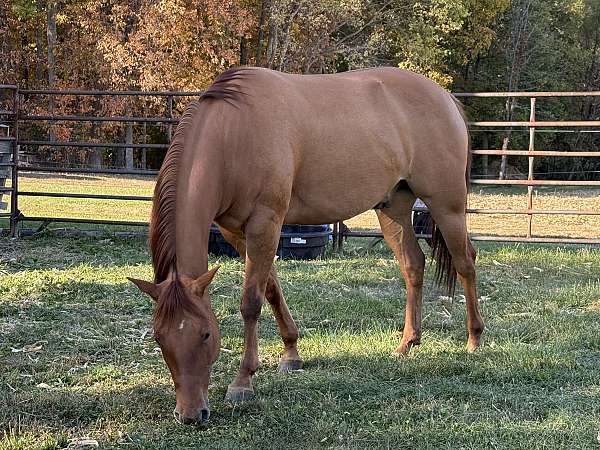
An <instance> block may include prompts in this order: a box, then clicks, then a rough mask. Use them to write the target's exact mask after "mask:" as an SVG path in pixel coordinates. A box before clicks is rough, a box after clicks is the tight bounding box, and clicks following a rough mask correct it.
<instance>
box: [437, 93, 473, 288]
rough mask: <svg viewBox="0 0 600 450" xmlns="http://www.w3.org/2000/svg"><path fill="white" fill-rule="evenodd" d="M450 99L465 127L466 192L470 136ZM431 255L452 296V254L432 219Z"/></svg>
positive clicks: (441, 283)
mask: <svg viewBox="0 0 600 450" xmlns="http://www.w3.org/2000/svg"><path fill="white" fill-rule="evenodd" d="M452 99H453V100H454V103H455V104H456V107H457V108H458V112H459V113H460V115H461V116H462V118H463V120H464V121H465V126H466V127H467V166H466V167H465V183H466V184H467V192H468V191H469V187H470V186H471V144H470V143H471V136H470V135H469V127H468V124H467V123H468V122H467V117H466V115H465V112H464V109H463V106H462V104H461V103H460V102H459V101H458V100H457V99H456V98H455V97H454V96H452ZM466 208H467V204H466V201H465V211H466ZM431 257H432V259H433V261H435V282H436V283H437V285H438V286H445V287H446V289H447V290H448V295H449V296H451V297H452V296H454V291H455V290H456V269H455V268H454V265H453V264H452V255H451V254H450V252H449V251H448V246H447V245H446V241H445V240H444V236H443V235H442V232H441V231H440V229H439V228H438V226H437V225H436V224H435V222H434V221H433V219H432V227H431Z"/></svg>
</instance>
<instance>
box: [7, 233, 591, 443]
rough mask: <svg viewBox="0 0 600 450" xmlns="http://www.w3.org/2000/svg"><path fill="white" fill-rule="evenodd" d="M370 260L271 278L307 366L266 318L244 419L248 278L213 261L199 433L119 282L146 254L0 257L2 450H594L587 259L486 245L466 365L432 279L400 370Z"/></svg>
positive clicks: (393, 307)
mask: <svg viewBox="0 0 600 450" xmlns="http://www.w3.org/2000/svg"><path fill="white" fill-rule="evenodd" d="M366 244H367V243H366V241H360V243H352V244H351V245H349V246H348V247H347V248H348V252H347V255H346V256H344V257H333V256H330V257H329V258H328V259H325V260H317V261H311V262H294V261H279V262H278V263H277V265H278V270H279V273H280V276H281V280H282V285H283V289H284V292H285V294H286V297H287V300H288V304H289V306H290V309H291V311H292V313H293V315H294V317H295V318H296V321H297V323H298V325H299V327H300V330H301V335H302V338H301V341H300V344H299V348H300V352H301V354H302V356H303V357H304V359H305V363H306V366H305V370H304V371H302V372H297V373H293V374H291V375H287V376H284V375H280V374H278V373H277V360H278V355H279V352H280V351H281V344H280V340H279V338H278V335H277V330H276V326H275V323H274V320H273V318H272V316H271V313H270V311H269V310H268V308H265V309H264V310H263V316H262V318H261V321H260V336H261V338H260V356H261V362H262V366H261V369H260V371H259V373H258V374H257V376H256V377H255V389H256V392H257V394H258V399H257V400H256V401H253V402H251V403H248V404H246V405H244V406H242V407H233V406H231V405H229V404H226V403H225V402H224V401H223V396H224V394H225V390H226V387H227V385H228V383H229V382H230V381H231V380H232V379H233V377H234V375H235V373H236V370H237V367H238V364H239V359H240V354H241V351H242V321H241V318H240V315H239V313H238V302H239V297H240V293H241V289H240V283H241V278H242V270H243V267H242V264H241V263H240V262H238V261H234V260H229V259H222V260H221V261H220V263H221V264H222V265H223V267H222V268H221V270H220V271H219V274H218V276H217V278H216V280H215V282H214V283H213V286H212V289H211V290H212V299H213V305H214V309H215V311H216V314H217V316H218V318H219V321H220V326H221V331H222V334H223V341H222V347H223V348H225V349H227V350H228V351H225V352H221V356H220V358H219V360H218V362H217V364H216V366H215V368H214V372H213V379H212V383H211V387H210V393H209V395H210V399H211V407H212V413H213V414H212V416H211V421H210V424H209V425H208V426H206V427H189V426H182V425H178V424H176V423H175V422H174V420H173V418H172V415H171V411H172V409H173V407H174V400H175V397H174V392H173V388H172V385H171V379H170V376H169V374H168V371H167V369H166V366H165V365H164V363H163V361H162V358H161V356H160V354H158V353H157V351H156V347H157V346H156V344H155V343H154V341H153V339H152V337H151V332H150V330H149V326H150V316H151V312H152V305H151V304H150V302H149V301H148V300H147V299H146V298H145V297H143V296H142V295H141V294H140V293H139V292H138V291H137V289H136V288H135V287H134V286H132V285H130V284H129V283H128V282H127V281H126V279H125V276H134V277H140V278H150V275H151V267H150V264H149V258H148V254H147V251H146V249H145V241H144V239H141V238H130V239H125V238H117V237H110V236H109V237H107V238H106V239H101V240H98V239H92V238H85V237H81V238H69V239H67V238H57V237H55V236H53V235H43V236H39V237H36V238H31V239H21V240H16V241H14V240H9V239H4V240H0V367H1V371H0V405H1V406H0V429H1V431H0V448H1V449H34V448H35V449H42V448H44V449H54V448H64V447H66V446H68V445H69V444H70V445H71V446H74V445H75V443H76V442H77V440H78V439H82V438H90V439H95V440H97V441H98V442H99V443H100V447H101V448H140V449H142V448H144V449H147V448H164V449H173V448H215V449H227V448H235V449H246V448H256V449H271V448H272V449H282V448H299V449H300V448H303V449H306V448H336V449H338V448H339V449H342V448H352V449H364V448H390V449H398V448H431V449H439V448H447V449H455V448H502V449H504V448H519V449H530V448H549V449H555V448H568V449H575V448H577V449H580V448H598V445H599V443H598V441H597V435H598V432H599V431H600V251H599V250H598V249H589V248H588V249H586V248H575V247H570V248H566V249H565V248H555V247H542V246H540V247H532V246H520V245H516V246H502V245H480V246H479V259H478V263H479V289H480V295H481V296H483V300H482V303H481V307H482V312H483V315H484V317H485V319H486V323H487V330H486V334H485V341H484V347H483V348H482V349H481V351H479V352H477V353H476V354H473V355H470V354H467V353H466V352H465V351H464V345H465V326H464V320H465V313H464V304H462V303H461V301H460V296H457V299H456V300H455V301H454V302H450V301H448V300H447V299H444V298H442V297H440V292H438V291H436V290H435V288H433V287H432V286H431V276H430V275H431V274H430V273H428V281H427V289H426V298H425V303H424V323H423V325H424V335H423V345H421V346H420V347H418V348H417V349H416V350H415V351H413V352H412V353H411V355H410V356H409V357H407V358H404V359H396V358H394V357H392V356H390V354H391V352H392V351H393V349H394V348H395V347H396V346H397V345H398V342H399V339H400V334H399V331H400V330H401V329H402V322H403V319H402V317H403V315H402V314H403V308H404V284H403V282H402V280H401V277H400V275H399V272H398V270H397V267H396V264H395V262H394V261H393V260H392V258H391V254H390V253H389V252H388V251H387V249H384V248H383V247H381V246H378V247H377V248H375V249H374V250H373V251H370V252H367V251H366V250H365V249H364V248H362V247H359V245H361V246H365V247H366ZM215 262H216V261H215V259H214V258H211V262H210V264H211V265H212V264H214V263H215ZM32 344H37V345H34V346H31V345H32ZM26 346H30V347H26ZM36 346H37V347H40V346H41V348H40V349H39V350H38V351H31V352H23V351H18V350H21V349H23V348H26V349H28V350H32V349H34V348H35V347H36ZM13 349H14V350H17V351H14V350H13Z"/></svg>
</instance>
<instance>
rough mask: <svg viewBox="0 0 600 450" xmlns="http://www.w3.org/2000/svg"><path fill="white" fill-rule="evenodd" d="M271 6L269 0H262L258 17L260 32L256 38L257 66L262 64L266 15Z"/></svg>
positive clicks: (255, 62)
mask: <svg viewBox="0 0 600 450" xmlns="http://www.w3.org/2000/svg"><path fill="white" fill-rule="evenodd" d="M268 7H269V0H262V2H261V3H260V17H259V19H258V33H257V38H256V57H255V61H254V65H255V66H260V60H261V54H262V41H263V27H264V24H265V15H266V14H267V9H268Z"/></svg>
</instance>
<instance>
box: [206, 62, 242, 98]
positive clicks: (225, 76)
mask: <svg viewBox="0 0 600 450" xmlns="http://www.w3.org/2000/svg"><path fill="white" fill-rule="evenodd" d="M248 72H249V68H248V67H232V68H231V69H228V70H226V71H225V72H223V73H222V74H221V75H219V76H218V77H217V78H216V79H215V81H214V83H213V84H211V85H210V86H209V88H208V89H207V90H205V91H204V92H203V93H202V94H200V100H203V99H208V98H213V99H217V100H224V101H226V102H227V103H229V104H231V105H233V106H237V103H239V102H241V101H243V96H244V95H245V94H246V93H245V92H243V91H242V90H241V89H240V85H239V83H237V81H239V80H241V79H242V78H244V77H245V76H246V75H247V74H248Z"/></svg>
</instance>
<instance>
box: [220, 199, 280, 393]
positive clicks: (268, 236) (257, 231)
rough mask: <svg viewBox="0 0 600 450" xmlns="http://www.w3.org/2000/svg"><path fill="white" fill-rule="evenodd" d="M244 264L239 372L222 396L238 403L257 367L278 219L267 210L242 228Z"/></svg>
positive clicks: (249, 388)
mask: <svg viewBox="0 0 600 450" xmlns="http://www.w3.org/2000/svg"><path fill="white" fill-rule="evenodd" d="M244 231H245V233H244V234H245V237H246V265H245V278H244V289H243V294H242V301H241V304H240V312H241V313H242V318H243V320H244V354H243V356H242V361H241V364H240V369H239V372H238V374H237V376H236V378H235V380H234V381H233V383H231V384H230V385H229V388H228V389H227V395H226V397H225V398H226V399H227V400H229V401H231V402H234V403H239V402H242V401H244V400H248V399H250V398H252V397H253V395H254V391H253V389H252V375H254V373H255V372H256V370H257V369H258V364H259V360H258V333H257V326H258V318H259V317H260V312H261V309H262V304H263V298H264V296H265V291H266V287H267V283H268V280H269V275H270V271H271V267H272V265H273V258H274V256H275V252H276V250H277V243H278V242H279V234H280V232H281V220H280V218H279V217H278V216H277V215H276V214H275V213H274V212H272V211H270V210H261V211H260V212H257V213H256V214H255V215H254V216H252V217H251V218H250V220H249V221H248V223H247V224H246V228H245V230H244Z"/></svg>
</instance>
